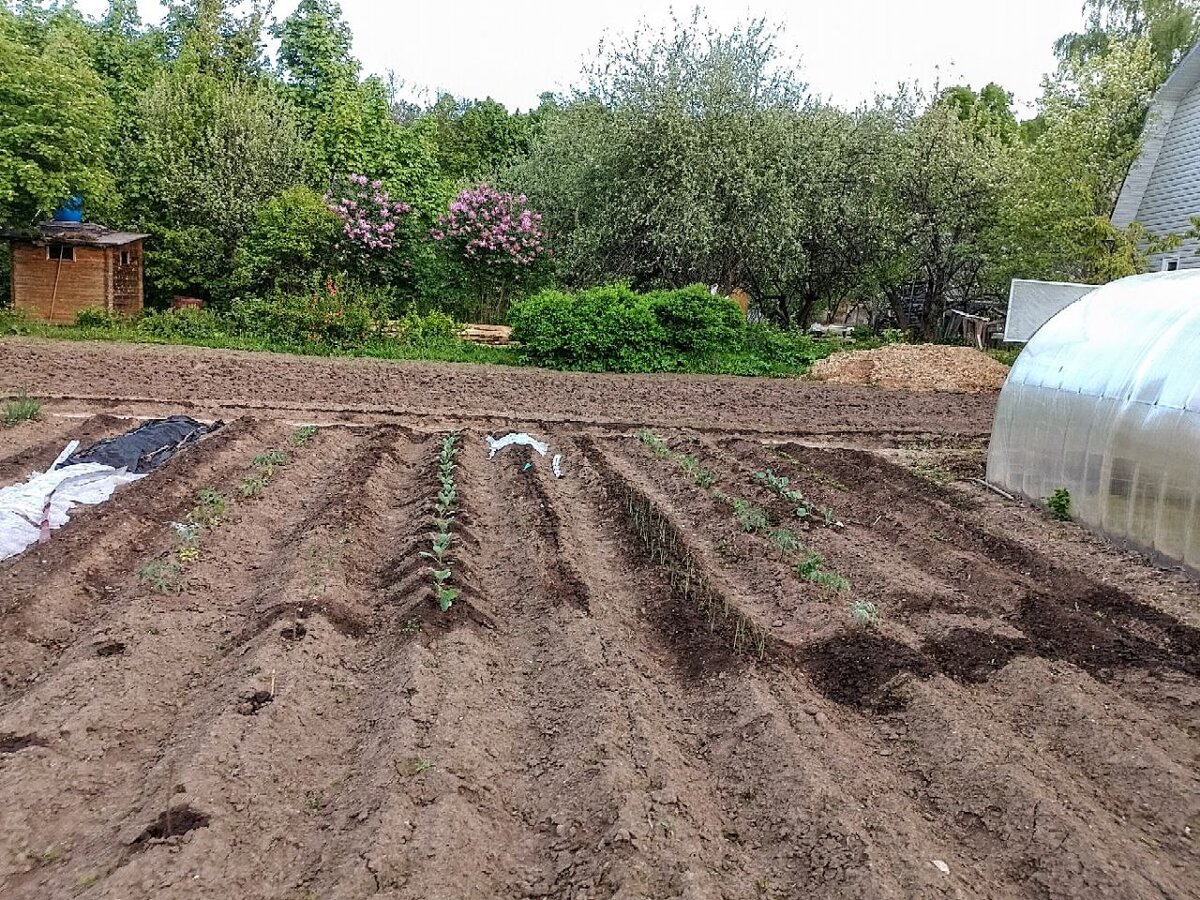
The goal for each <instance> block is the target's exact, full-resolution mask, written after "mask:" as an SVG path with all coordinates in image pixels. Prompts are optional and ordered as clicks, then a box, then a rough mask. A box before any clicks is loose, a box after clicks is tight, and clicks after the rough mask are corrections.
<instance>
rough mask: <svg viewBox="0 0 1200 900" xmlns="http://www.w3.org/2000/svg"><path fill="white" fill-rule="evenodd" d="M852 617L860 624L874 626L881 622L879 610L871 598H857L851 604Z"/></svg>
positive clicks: (867, 626) (868, 626)
mask: <svg viewBox="0 0 1200 900" xmlns="http://www.w3.org/2000/svg"><path fill="white" fill-rule="evenodd" d="M850 618H852V619H853V620H854V621H855V623H856V624H858V625H862V626H864V627H866V628H874V627H875V626H876V625H878V624H879V610H878V609H876V608H875V604H874V603H872V602H871V601H870V600H855V601H854V602H853V603H851V604H850Z"/></svg>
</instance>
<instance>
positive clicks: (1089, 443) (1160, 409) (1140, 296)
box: [988, 271, 1200, 571]
mask: <svg viewBox="0 0 1200 900" xmlns="http://www.w3.org/2000/svg"><path fill="white" fill-rule="evenodd" d="M988 480H989V481H990V482H991V483H992V484H995V485H998V486H1000V487H1002V488H1005V489H1007V490H1009V491H1012V492H1014V493H1016V494H1020V495H1022V496H1024V497H1026V498H1029V499H1032V500H1044V499H1045V498H1047V497H1049V496H1050V495H1051V494H1052V493H1053V492H1054V491H1055V490H1057V489H1059V488H1065V489H1066V490H1068V491H1069V492H1070V497H1071V513H1072V514H1073V515H1074V516H1075V517H1076V518H1077V519H1079V520H1080V521H1081V522H1082V523H1083V524H1085V525H1088V526H1090V527H1092V528H1095V529H1097V530H1099V531H1102V532H1104V533H1105V534H1107V535H1108V536H1109V537H1111V538H1112V539H1114V540H1116V541H1119V542H1124V543H1127V544H1128V545H1130V546H1133V547H1136V548H1138V549H1140V550H1143V551H1146V552H1148V553H1150V554H1151V555H1153V556H1157V557H1160V558H1163V559H1166V560H1170V561H1173V562H1177V563H1182V564H1183V565H1185V566H1187V567H1188V568H1190V569H1192V570H1193V571H1196V570H1200V271H1188V272H1162V273H1155V274H1152V275H1139V276H1135V277H1132V278H1124V279H1121V280H1120V281H1115V282H1113V283H1111V284H1108V285H1106V286H1104V287H1102V288H1099V289H1098V290H1096V291H1093V292H1092V293H1090V294H1088V295H1086V296H1085V297H1083V298H1082V299H1080V300H1077V301H1076V302H1075V303H1072V304H1071V305H1070V306H1068V307H1067V308H1066V309H1064V310H1062V311H1061V312H1059V313H1058V314H1056V315H1055V316H1054V317H1053V318H1051V319H1050V321H1048V322H1047V323H1046V324H1045V325H1043V326H1042V327H1041V328H1040V329H1039V330H1038V331H1037V333H1036V334H1034V336H1033V337H1032V338H1031V339H1030V341H1029V343H1028V345H1027V346H1026V347H1025V349H1024V350H1023V351H1022V352H1021V355H1020V356H1019V357H1017V361H1016V363H1015V364H1014V365H1013V368H1012V371H1011V373H1010V374H1009V376H1008V380H1007V382H1006V383H1005V385H1004V389H1003V391H1001V394H1000V400H999V403H998V405H997V407H996V422H995V426H994V428H993V430H992V440H991V447H990V450H989V452H988Z"/></svg>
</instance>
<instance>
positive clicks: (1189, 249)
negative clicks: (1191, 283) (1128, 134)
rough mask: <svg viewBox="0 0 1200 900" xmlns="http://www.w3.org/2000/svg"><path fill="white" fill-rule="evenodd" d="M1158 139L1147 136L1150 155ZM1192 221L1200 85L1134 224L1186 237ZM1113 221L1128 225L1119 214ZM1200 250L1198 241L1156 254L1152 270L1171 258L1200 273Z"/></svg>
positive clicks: (1180, 112)
mask: <svg viewBox="0 0 1200 900" xmlns="http://www.w3.org/2000/svg"><path fill="white" fill-rule="evenodd" d="M1154 137H1155V136H1153V135H1147V147H1146V150H1151V149H1156V148H1151V147H1150V146H1149V142H1150V141H1151V140H1153V138H1154ZM1131 175H1132V173H1131ZM1192 216H1200V85H1196V86H1193V87H1192V89H1191V90H1190V91H1188V93H1187V94H1186V95H1185V96H1184V97H1183V99H1182V100H1181V101H1180V102H1179V104H1178V106H1177V107H1176V109H1175V111H1174V115H1173V116H1171V118H1170V121H1169V123H1168V126H1167V128H1166V135H1165V137H1164V138H1163V140H1162V147H1161V149H1158V153H1157V159H1156V160H1155V162H1154V167H1153V170H1152V171H1151V172H1150V174H1149V178H1148V180H1147V182H1146V187H1145V191H1144V193H1143V194H1142V197H1141V201H1140V203H1139V204H1138V209H1137V215H1136V219H1135V220H1136V221H1138V222H1140V223H1141V224H1142V225H1143V226H1145V228H1146V230H1147V231H1148V232H1149V233H1150V234H1152V235H1154V236H1156V237H1165V236H1167V235H1170V234H1178V235H1182V234H1184V233H1186V232H1187V231H1188V229H1189V228H1191V217H1192ZM1113 220H1114V223H1116V224H1118V225H1121V224H1124V223H1123V222H1121V221H1120V217H1119V216H1117V215H1114V217H1113ZM1198 248H1200V242H1198V241H1196V240H1188V241H1184V243H1183V245H1182V246H1180V247H1179V248H1178V249H1176V250H1172V251H1170V252H1169V253H1161V254H1154V255H1152V256H1151V257H1150V270H1151V271H1158V270H1159V269H1160V268H1161V267H1162V263H1163V260H1164V259H1166V258H1168V257H1177V258H1178V259H1179V268H1181V269H1200V256H1197V255H1196V251H1197V249H1198Z"/></svg>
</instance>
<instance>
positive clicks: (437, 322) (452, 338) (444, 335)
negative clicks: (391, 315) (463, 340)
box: [389, 309, 462, 348]
mask: <svg viewBox="0 0 1200 900" xmlns="http://www.w3.org/2000/svg"><path fill="white" fill-rule="evenodd" d="M389 324H390V327H391V329H392V333H393V334H394V335H395V338H396V340H398V341H400V342H401V343H403V344H405V345H407V346H409V347H420V348H430V347H439V346H446V345H448V344H453V343H455V342H456V341H458V333H459V331H461V330H462V327H461V326H460V325H459V323H458V322H456V321H454V319H453V318H451V317H450V316H448V315H447V314H446V313H444V312H441V311H440V310H433V311H431V312H428V313H426V314H425V315H421V314H420V313H418V312H417V311H416V310H413V309H410V310H409V311H408V312H406V313H405V314H404V315H403V316H401V317H400V318H399V319H396V320H394V321H392V322H391V323H389Z"/></svg>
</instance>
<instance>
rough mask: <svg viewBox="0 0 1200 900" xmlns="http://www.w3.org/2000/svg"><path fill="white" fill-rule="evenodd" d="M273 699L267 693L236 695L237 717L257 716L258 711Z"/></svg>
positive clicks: (256, 692)
mask: <svg viewBox="0 0 1200 900" xmlns="http://www.w3.org/2000/svg"><path fill="white" fill-rule="evenodd" d="M274 699H275V698H274V697H273V696H272V695H271V693H270V692H269V691H242V692H241V693H240V694H238V705H237V707H236V708H237V712H238V715H242V716H257V715H258V711H259V710H260V709H262V708H263V707H264V706H266V705H267V704H268V703H271V702H272V701H274Z"/></svg>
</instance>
